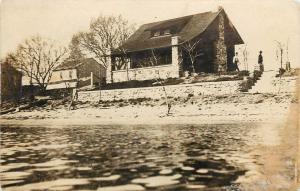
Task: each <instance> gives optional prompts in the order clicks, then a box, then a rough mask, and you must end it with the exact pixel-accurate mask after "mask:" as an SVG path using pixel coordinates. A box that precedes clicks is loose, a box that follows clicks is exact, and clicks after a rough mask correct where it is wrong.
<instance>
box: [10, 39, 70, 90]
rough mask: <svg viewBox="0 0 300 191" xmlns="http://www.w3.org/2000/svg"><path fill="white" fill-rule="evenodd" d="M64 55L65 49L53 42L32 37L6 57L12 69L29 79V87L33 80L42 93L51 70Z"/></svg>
mask: <svg viewBox="0 0 300 191" xmlns="http://www.w3.org/2000/svg"><path fill="white" fill-rule="evenodd" d="M66 54H67V49H66V48H62V47H56V46H55V44H54V42H52V41H50V40H45V39H42V38H41V37H40V36H34V37H31V38H29V39H27V40H25V42H24V43H22V44H20V45H19V46H18V49H17V51H16V52H15V53H12V54H9V55H8V57H9V58H10V59H11V60H12V61H13V65H14V67H16V68H17V69H19V70H21V71H22V72H23V73H24V74H25V75H26V76H28V77H29V79H30V85H32V84H33V80H34V81H35V82H36V83H37V84H38V85H39V87H40V89H41V91H42V92H44V91H45V90H46V88H47V85H48V82H49V80H50V78H51V76H52V72H53V69H54V68H55V67H56V66H58V65H59V64H60V63H61V61H62V59H63V58H64V56H65V55H66Z"/></svg>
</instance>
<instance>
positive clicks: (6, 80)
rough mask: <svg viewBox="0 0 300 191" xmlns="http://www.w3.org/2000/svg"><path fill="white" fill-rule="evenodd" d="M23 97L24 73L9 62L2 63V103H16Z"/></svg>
mask: <svg viewBox="0 0 300 191" xmlns="http://www.w3.org/2000/svg"><path fill="white" fill-rule="evenodd" d="M21 95H22V72H20V71H18V70H16V69H15V68H14V67H12V66H11V65H10V64H9V63H8V62H1V102H2V101H5V100H11V101H16V100H18V99H19V98H20V97H21Z"/></svg>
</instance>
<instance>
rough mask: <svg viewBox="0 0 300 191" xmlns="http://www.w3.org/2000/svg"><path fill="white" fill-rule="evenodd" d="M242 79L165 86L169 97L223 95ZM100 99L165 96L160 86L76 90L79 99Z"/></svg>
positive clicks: (230, 91) (231, 91)
mask: <svg viewBox="0 0 300 191" xmlns="http://www.w3.org/2000/svg"><path fill="white" fill-rule="evenodd" d="M241 82H242V81H240V80H237V81H222V82H203V83H196V84H183V85H171V86H165V89H166V92H167V95H168V96H169V97H187V96H189V95H193V96H197V95H223V94H232V93H236V92H238V91H239V90H238V88H239V85H240V84H241ZM100 94H101V100H103V101H112V100H128V99H137V98H152V99H160V98H164V97H165V92H164V91H163V87H162V86H157V87H147V88H130V89H115V90H102V91H101V93H100V92H99V91H85V92H84V91H82V92H78V100H80V101H99V98H100Z"/></svg>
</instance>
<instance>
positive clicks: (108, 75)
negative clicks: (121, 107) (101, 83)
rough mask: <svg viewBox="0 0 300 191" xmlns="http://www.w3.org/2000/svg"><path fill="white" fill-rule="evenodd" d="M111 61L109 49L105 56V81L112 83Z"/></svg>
mask: <svg viewBox="0 0 300 191" xmlns="http://www.w3.org/2000/svg"><path fill="white" fill-rule="evenodd" d="M111 70H112V63H111V51H110V50H109V51H108V53H107V57H106V83H108V84H110V83H113V74H112V71H111Z"/></svg>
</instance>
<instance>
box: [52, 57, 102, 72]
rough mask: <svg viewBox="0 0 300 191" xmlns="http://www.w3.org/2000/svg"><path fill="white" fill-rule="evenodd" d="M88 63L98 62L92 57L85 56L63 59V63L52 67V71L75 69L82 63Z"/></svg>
mask: <svg viewBox="0 0 300 191" xmlns="http://www.w3.org/2000/svg"><path fill="white" fill-rule="evenodd" d="M88 63H97V64H98V62H97V61H96V60H95V59H93V58H85V59H82V60H65V61H64V62H63V63H61V64H60V65H59V66H57V67H56V68H55V69H54V71H57V70H69V69H75V68H77V67H78V66H80V65H82V64H88ZM99 65H100V64H99Z"/></svg>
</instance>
